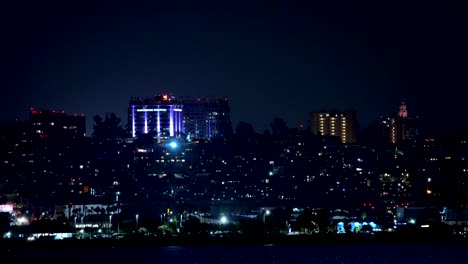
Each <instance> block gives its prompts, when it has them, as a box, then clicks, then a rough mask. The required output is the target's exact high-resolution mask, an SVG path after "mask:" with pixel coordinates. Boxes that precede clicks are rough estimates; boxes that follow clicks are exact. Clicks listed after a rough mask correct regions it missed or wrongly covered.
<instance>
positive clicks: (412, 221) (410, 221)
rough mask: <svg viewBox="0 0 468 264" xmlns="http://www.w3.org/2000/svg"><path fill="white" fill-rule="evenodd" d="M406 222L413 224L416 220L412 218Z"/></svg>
mask: <svg viewBox="0 0 468 264" xmlns="http://www.w3.org/2000/svg"><path fill="white" fill-rule="evenodd" d="M408 223H410V224H414V223H416V221H415V220H414V219H410V220H409V221H408Z"/></svg>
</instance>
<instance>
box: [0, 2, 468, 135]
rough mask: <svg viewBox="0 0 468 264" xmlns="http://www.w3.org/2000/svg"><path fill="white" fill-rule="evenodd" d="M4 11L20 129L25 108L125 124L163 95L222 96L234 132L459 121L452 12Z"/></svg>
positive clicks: (354, 8)
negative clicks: (315, 115)
mask: <svg viewBox="0 0 468 264" xmlns="http://www.w3.org/2000/svg"><path fill="white" fill-rule="evenodd" d="M4 10H7V12H6V14H5V16H3V17H2V22H4V23H3V24H4V25H5V26H4V29H5V30H4V40H5V41H4V42H2V43H1V44H0V45H1V46H0V47H1V50H2V55H3V59H2V64H1V65H2V71H1V72H2V74H3V77H2V87H5V92H4V94H3V96H4V97H3V98H4V103H3V104H2V106H1V111H0V113H1V115H0V120H2V121H6V120H12V119H14V118H15V117H18V118H20V119H26V115H27V109H29V108H30V107H35V108H44V109H57V110H59V109H60V110H62V109H63V110H65V111H67V112H77V113H84V114H86V116H88V117H92V116H93V115H95V114H99V115H102V114H104V113H106V112H115V113H116V114H117V115H118V116H119V117H121V118H122V120H125V116H126V112H127V108H126V105H127V103H128V99H129V98H130V97H131V96H148V95H153V94H156V93H166V92H167V93H173V94H178V95H187V96H197V95H202V96H205V95H206V96H226V97H228V98H230V103H231V112H232V122H233V125H234V126H235V125H236V124H237V123H239V122H240V121H245V122H249V123H251V124H253V125H254V128H255V130H256V131H257V132H259V133H261V132H263V130H264V129H268V128H269V123H270V122H271V120H272V119H273V118H274V117H275V116H278V117H281V118H283V119H284V120H286V121H287V122H288V125H289V126H290V127H296V126H297V125H299V124H300V123H306V122H307V119H308V116H309V113H310V112H314V111H321V110H322V109H338V110H346V109H350V108H352V107H354V108H356V109H357V116H358V119H359V121H360V123H361V127H365V126H367V124H368V123H369V122H371V121H373V120H375V119H376V118H377V117H378V116H379V115H382V114H383V115H386V114H389V113H394V112H396V111H398V105H399V103H400V101H401V100H405V101H406V102H407V105H408V113H409V115H410V116H420V117H422V118H425V119H426V120H425V122H426V124H431V123H437V124H440V125H441V127H443V126H444V125H446V124H455V123H459V122H460V121H462V122H466V121H465V120H466V118H465V114H466V111H464V110H463V109H461V107H460V105H463V103H464V97H465V95H466V91H465V90H466V89H464V88H465V87H466V84H467V76H466V71H465V69H466V66H465V64H464V62H465V61H466V58H467V56H466V55H467V52H466V49H465V47H466V44H467V38H466V36H464V35H463V34H460V32H463V30H464V28H463V26H462V25H464V24H467V21H466V16H464V14H463V13H462V12H461V10H463V9H462V8H457V7H456V6H454V5H451V4H449V3H431V2H424V4H423V5H418V4H417V3H405V4H404V5H400V3H398V2H392V3H391V4H390V3H375V2H369V3H348V2H346V1H343V2H339V3H323V2H316V3H313V2H309V1H295V2H294V3H289V2H288V3H286V2H281V1H278V2H261V1H255V2H250V3H248V4H247V3H245V2H244V3H243V2H242V1H240V2H239V1H236V3H228V2H209V1H206V2H197V3H196V4H194V3H192V2H190V1H188V2H179V3H177V4H171V3H168V2H158V1H152V2H145V3H140V4H139V5H138V4H130V3H128V4H125V5H124V4H122V3H119V2H115V1H113V2H112V3H110V4H108V3H106V1H103V2H99V3H92V4H91V3H86V2H80V4H77V5H72V4H69V3H62V2H56V3H55V2H49V3H41V4H36V3H34V2H31V3H28V5H18V4H17V3H13V2H12V3H8V4H6V5H5V8H4ZM89 119H90V118H88V120H89ZM90 125H92V123H90V122H89V121H88V128H89V127H90ZM427 126H428V127H431V126H430V125H427Z"/></svg>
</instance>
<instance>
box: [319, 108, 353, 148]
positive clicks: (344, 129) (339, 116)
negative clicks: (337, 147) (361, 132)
mask: <svg viewBox="0 0 468 264" xmlns="http://www.w3.org/2000/svg"><path fill="white" fill-rule="evenodd" d="M311 130H312V133H313V134H314V135H321V136H336V137H339V138H340V141H341V142H342V143H356V130H357V119H356V111H355V110H354V109H353V110H351V111H347V112H339V111H321V112H313V113H311Z"/></svg>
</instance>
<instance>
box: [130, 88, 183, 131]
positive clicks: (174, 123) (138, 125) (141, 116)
mask: <svg viewBox="0 0 468 264" xmlns="http://www.w3.org/2000/svg"><path fill="white" fill-rule="evenodd" d="M182 109H183V105H182V102H181V101H180V100H179V99H176V98H175V97H174V96H169V95H166V94H164V95H156V96H153V97H147V98H132V99H131V100H130V106H129V109H128V123H129V127H130V128H131V133H132V137H137V136H138V135H142V134H153V135H154V136H156V137H158V138H170V137H180V136H181V135H182V134H183V131H184V126H183V114H182Z"/></svg>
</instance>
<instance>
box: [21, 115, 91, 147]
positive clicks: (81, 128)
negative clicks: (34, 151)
mask: <svg viewBox="0 0 468 264" xmlns="http://www.w3.org/2000/svg"><path fill="white" fill-rule="evenodd" d="M29 122H30V124H31V125H32V128H33V130H34V131H33V132H34V134H35V135H36V136H38V137H41V138H51V137H52V138H62V139H79V138H83V137H85V133H86V116H85V115H84V114H66V113H65V112H64V111H55V110H37V109H34V108H31V109H30V111H29Z"/></svg>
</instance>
